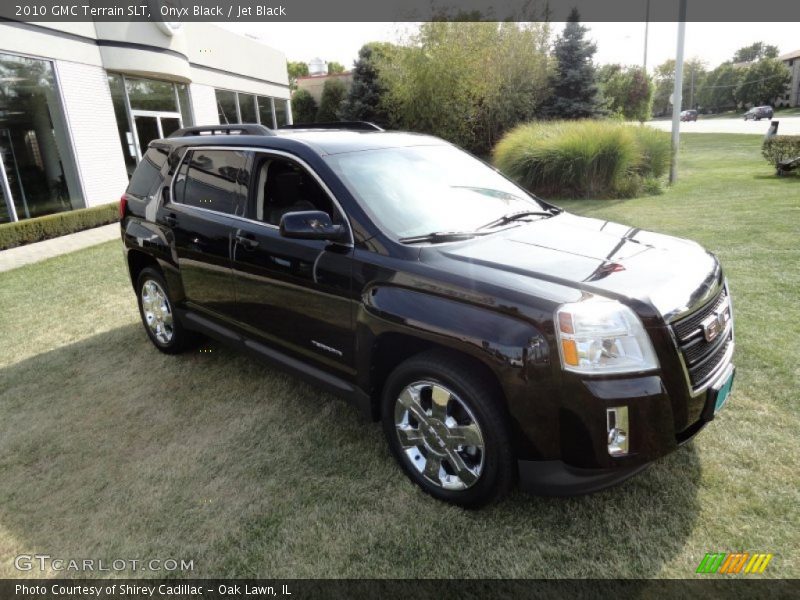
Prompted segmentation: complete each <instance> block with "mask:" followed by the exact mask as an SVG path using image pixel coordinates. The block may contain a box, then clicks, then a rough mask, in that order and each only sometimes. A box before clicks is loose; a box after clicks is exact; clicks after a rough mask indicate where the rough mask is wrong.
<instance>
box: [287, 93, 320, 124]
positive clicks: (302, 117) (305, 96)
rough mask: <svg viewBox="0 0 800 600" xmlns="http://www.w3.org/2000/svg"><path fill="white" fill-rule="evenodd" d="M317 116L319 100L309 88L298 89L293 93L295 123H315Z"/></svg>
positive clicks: (293, 117)
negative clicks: (315, 98)
mask: <svg viewBox="0 0 800 600" xmlns="http://www.w3.org/2000/svg"><path fill="white" fill-rule="evenodd" d="M316 118H317V101H316V100H314V96H312V95H311V94H310V93H309V92H308V90H296V91H295V92H294V94H293V95H292V119H293V120H294V122H295V123H313V122H314V120H315V119H316Z"/></svg>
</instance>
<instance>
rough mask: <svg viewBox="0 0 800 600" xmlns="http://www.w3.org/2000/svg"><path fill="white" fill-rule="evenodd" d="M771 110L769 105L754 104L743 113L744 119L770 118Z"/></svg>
mask: <svg viewBox="0 0 800 600" xmlns="http://www.w3.org/2000/svg"><path fill="white" fill-rule="evenodd" d="M772 116H773V111H772V107H771V106H754V107H753V108H751V109H750V110H748V111H747V112H746V113H744V120H745V121H748V120H753V121H760V120H761V119H771V118H772Z"/></svg>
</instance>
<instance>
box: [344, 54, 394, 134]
mask: <svg viewBox="0 0 800 600" xmlns="http://www.w3.org/2000/svg"><path fill="white" fill-rule="evenodd" d="M393 48H394V47H393V46H392V44H389V43H385V42H372V43H369V44H364V45H363V46H362V47H361V49H360V50H359V51H358V60H357V61H356V63H355V66H354V67H353V84H352V85H351V86H350V91H349V92H348V94H347V99H346V100H345V102H344V104H343V106H342V118H343V119H346V120H348V121H369V122H371V123H375V124H376V125H380V126H381V127H387V126H388V125H389V115H388V113H387V111H386V108H385V106H384V96H385V94H386V86H385V85H384V84H383V82H382V81H381V78H380V73H379V68H380V67H379V63H380V60H381V57H382V58H383V60H386V59H387V58H388V56H389V55H390V54H391V52H392V51H393Z"/></svg>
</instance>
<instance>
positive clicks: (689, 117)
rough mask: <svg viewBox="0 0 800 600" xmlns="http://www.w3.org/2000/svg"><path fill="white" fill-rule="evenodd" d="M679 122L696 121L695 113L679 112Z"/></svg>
mask: <svg viewBox="0 0 800 600" xmlns="http://www.w3.org/2000/svg"><path fill="white" fill-rule="evenodd" d="M681 121H697V111H696V110H684V111H681Z"/></svg>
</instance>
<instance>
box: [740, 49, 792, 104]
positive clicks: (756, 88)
mask: <svg viewBox="0 0 800 600" xmlns="http://www.w3.org/2000/svg"><path fill="white" fill-rule="evenodd" d="M790 81H791V74H790V73H789V69H787V68H786V65H784V64H783V62H781V61H780V60H778V59H777V58H765V59H762V60H759V61H758V62H756V63H753V64H752V65H750V66H749V67H747V70H746V71H745V72H744V75H743V76H742V78H741V80H740V81H739V85H738V86H737V87H736V90H735V91H734V97H735V98H736V101H737V102H739V103H741V104H753V105H760V104H772V103H773V102H775V98H777V97H778V96H781V95H783V94H784V93H785V92H786V86H787V85H789V82H790Z"/></svg>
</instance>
